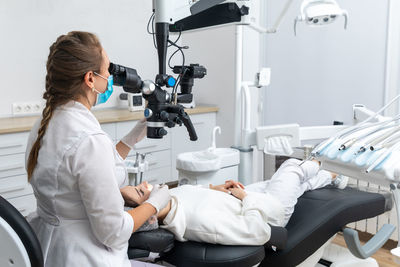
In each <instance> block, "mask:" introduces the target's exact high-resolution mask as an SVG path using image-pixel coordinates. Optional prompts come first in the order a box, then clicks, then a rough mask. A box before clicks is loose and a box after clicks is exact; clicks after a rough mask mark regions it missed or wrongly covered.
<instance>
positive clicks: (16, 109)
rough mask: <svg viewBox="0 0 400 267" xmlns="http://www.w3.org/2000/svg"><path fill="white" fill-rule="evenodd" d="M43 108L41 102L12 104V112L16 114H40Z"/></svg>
mask: <svg viewBox="0 0 400 267" xmlns="http://www.w3.org/2000/svg"><path fill="white" fill-rule="evenodd" d="M42 110H43V104H42V103H41V102H23V103H22V102H21V103H13V104H12V113H13V115H14V116H27V115H28V116H29V115H39V114H40V113H41V112H42Z"/></svg>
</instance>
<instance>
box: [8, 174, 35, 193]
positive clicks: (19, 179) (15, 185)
mask: <svg viewBox="0 0 400 267" xmlns="http://www.w3.org/2000/svg"><path fill="white" fill-rule="evenodd" d="M32 193H33V190H32V187H31V185H30V184H29V183H28V178H27V177H26V175H18V176H11V177H7V178H3V179H0V196H2V197H3V198H6V199H9V198H14V197H19V196H24V195H29V194H32Z"/></svg>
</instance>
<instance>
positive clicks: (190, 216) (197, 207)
mask: <svg viewBox="0 0 400 267" xmlns="http://www.w3.org/2000/svg"><path fill="white" fill-rule="evenodd" d="M170 194H171V196H172V206H171V211H170V212H169V213H168V215H167V217H166V218H165V219H164V221H163V223H164V224H165V225H163V226H161V227H162V228H165V229H167V230H169V231H171V232H172V233H174V235H175V238H176V239H177V240H180V241H186V240H193V241H198V242H207V243H213V244H224V245H263V244H265V243H266V242H267V241H268V240H269V239H270V236H271V227H270V226H269V225H268V223H270V224H272V225H279V226H280V225H282V224H283V223H284V207H283V206H282V204H281V203H280V201H279V200H278V199H277V198H275V197H274V196H272V195H271V194H268V193H256V192H248V194H247V196H246V197H245V198H244V199H243V201H240V200H239V199H237V198H235V197H233V196H231V195H229V194H227V193H224V192H220V191H216V190H210V189H207V188H203V187H199V186H191V185H184V186H180V187H177V188H173V189H171V190H170Z"/></svg>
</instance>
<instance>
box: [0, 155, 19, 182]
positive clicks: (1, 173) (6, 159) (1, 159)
mask: <svg viewBox="0 0 400 267" xmlns="http://www.w3.org/2000/svg"><path fill="white" fill-rule="evenodd" d="M22 174H25V154H15V155H7V156H0V178H3V177H9V176H15V175H22Z"/></svg>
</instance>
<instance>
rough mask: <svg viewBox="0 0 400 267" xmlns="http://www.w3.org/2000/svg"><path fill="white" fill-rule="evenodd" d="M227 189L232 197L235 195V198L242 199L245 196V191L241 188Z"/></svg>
mask: <svg viewBox="0 0 400 267" xmlns="http://www.w3.org/2000/svg"><path fill="white" fill-rule="evenodd" d="M229 191H230V192H231V194H232V195H233V196H234V197H236V198H238V199H240V200H243V199H244V198H245V197H246V196H247V193H246V191H244V190H243V189H242V188H239V187H236V188H230V189H229Z"/></svg>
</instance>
